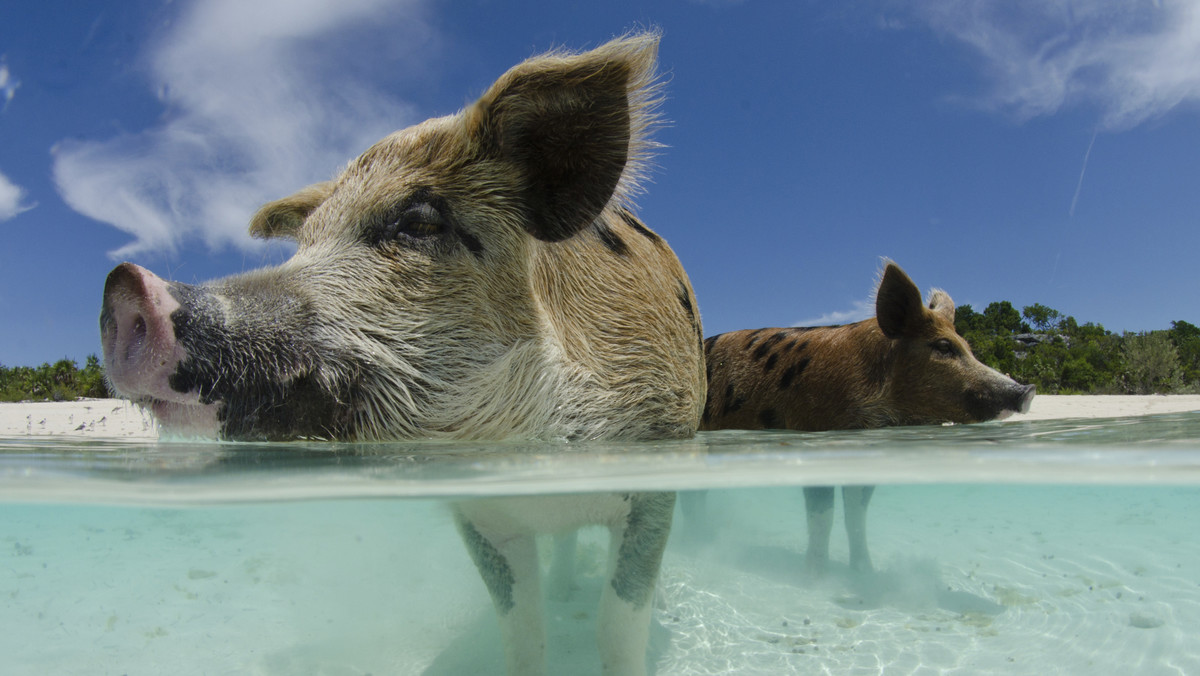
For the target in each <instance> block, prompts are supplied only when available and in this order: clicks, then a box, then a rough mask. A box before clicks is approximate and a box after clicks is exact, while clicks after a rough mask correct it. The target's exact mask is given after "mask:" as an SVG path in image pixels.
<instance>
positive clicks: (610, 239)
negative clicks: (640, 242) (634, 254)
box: [596, 221, 629, 256]
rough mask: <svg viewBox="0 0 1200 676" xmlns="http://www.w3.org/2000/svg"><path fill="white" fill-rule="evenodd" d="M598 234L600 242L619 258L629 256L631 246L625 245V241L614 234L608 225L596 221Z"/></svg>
mask: <svg viewBox="0 0 1200 676" xmlns="http://www.w3.org/2000/svg"><path fill="white" fill-rule="evenodd" d="M596 234H597V235H599V236H600V241H601V242H603V243H604V246H606V247H608V250H609V251H611V252H613V253H615V254H616V255H618V256H627V255H629V245H627V244H625V240H623V239H621V236H620V235H618V234H617V233H615V232H613V230H612V228H610V227H608V224H607V223H604V222H603V221H596Z"/></svg>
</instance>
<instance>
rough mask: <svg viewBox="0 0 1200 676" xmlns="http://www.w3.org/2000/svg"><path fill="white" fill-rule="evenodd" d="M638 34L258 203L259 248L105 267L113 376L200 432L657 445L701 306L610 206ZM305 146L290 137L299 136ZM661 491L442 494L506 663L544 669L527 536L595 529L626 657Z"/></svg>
mask: <svg viewBox="0 0 1200 676" xmlns="http://www.w3.org/2000/svg"><path fill="white" fill-rule="evenodd" d="M657 44H658V39H657V36H656V35H653V34H641V35H633V36H629V37H626V38H622V39H618V40H615V41H613V42H610V43H608V44H605V45H603V46H601V47H600V48H598V49H595V50H593V51H590V52H586V53H582V54H570V53H566V52H555V53H551V54H547V55H544V56H541V57H536V58H533V59H531V60H529V61H526V62H524V63H522V64H520V65H517V66H516V67H514V68H513V69H511V70H510V71H509V72H507V73H506V74H504V75H503V76H502V77H501V78H500V79H499V80H498V81H497V82H496V83H495V84H494V85H493V86H492V87H491V88H490V89H489V90H488V91H487V92H486V93H485V94H484V95H483V96H482V97H481V98H480V99H479V100H478V101H476V102H475V103H474V104H472V105H470V106H468V107H467V108H466V109H465V110H463V111H461V112H459V113H457V114H454V115H450V116H447V117H442V118H437V119H431V120H428V121H426V122H424V123H421V124H418V125H416V126H414V127H410V128H408V129H404V130H402V131H399V132H396V133H394V134H392V135H390V136H388V137H386V138H384V139H383V140H381V141H379V142H378V143H377V144H375V145H374V146H372V147H371V148H370V149H368V150H367V151H366V152H365V153H363V154H362V156H361V157H359V158H357V159H355V160H353V161H351V162H350V163H349V166H347V167H346V169H345V170H344V171H343V172H342V173H341V174H340V175H338V176H337V177H336V178H334V179H333V180H331V181H328V182H326V183H320V184H317V185H313V186H310V187H308V188H305V189H303V190H301V191H300V192H298V193H296V194H295V195H292V196H291V197H288V198H285V199H282V200H279V201H277V202H272V203H270V204H268V205H266V206H264V207H263V208H262V209H261V210H260V211H259V212H258V214H257V215H255V216H254V219H253V222H252V224H251V226H250V231H251V233H252V234H253V235H255V236H257V237H282V238H287V239H291V240H294V241H295V242H296V244H297V250H296V253H295V255H294V256H292V257H291V259H289V260H288V261H286V262H285V263H283V264H282V265H280V266H278V267H274V268H269V269H264V270H258V271H255V272H250V273H246V274H242V275H237V276H233V277H229V278H225V279H219V280H216V281H212V282H209V283H206V284H201V285H197V286H191V285H186V284H181V283H178V282H169V281H164V280H162V279H160V278H159V277H157V276H155V275H154V274H152V273H150V272H149V271H147V270H145V269H143V268H141V267H138V266H136V265H133V264H131V263H124V264H122V265H119V266H117V268H116V269H114V270H113V271H112V273H111V274H110V275H109V277H108V280H107V282H106V284H105V289H104V303H103V309H102V312H101V318H100V325H101V335H102V342H103V348H104V362H105V367H106V370H107V374H108V378H109V380H110V382H111V384H112V386H113V387H114V389H115V390H116V391H117V392H119V393H120V394H122V395H123V396H125V397H128V398H129V399H132V400H134V401H136V402H138V403H141V404H144V405H146V406H148V407H149V408H151V409H152V410H153V412H154V414H155V415H156V417H157V418H158V421H159V423H160V424H161V426H162V429H163V430H164V431H165V432H166V433H168V434H169V433H183V434H189V435H202V436H212V437H219V438H223V439H253V440H281V439H301V438H306V439H367V440H374V439H407V438H440V439H510V438H517V439H520V438H528V439H549V440H567V439H578V440H586V439H602V438H603V439H628V440H638V439H668V438H683V437H689V436H691V435H693V434H694V433H695V431H696V428H697V425H698V424H699V421H700V413H701V410H702V407H703V398H704V391H705V388H704V365H703V357H702V354H703V348H702V345H701V338H702V336H703V333H702V332H701V325H700V319H699V316H698V313H697V310H696V300H695V297H694V296H693V294H692V288H691V285H690V283H689V281H688V278H687V275H686V274H684V271H683V268H682V267H681V266H680V264H679V261H678V260H677V259H676V257H675V255H674V253H672V251H671V249H670V247H668V246H667V243H666V242H665V241H664V240H663V239H662V238H661V237H659V236H658V235H657V234H655V233H653V232H652V231H650V230H649V229H648V228H647V227H646V226H645V225H643V224H642V223H641V221H639V220H638V219H637V218H636V217H635V216H634V215H633V213H632V212H631V211H630V208H629V199H630V196H631V195H632V194H633V193H634V192H635V191H636V187H637V180H638V178H639V176H640V175H641V173H642V171H643V169H644V167H645V162H644V160H645V158H646V156H647V153H648V151H649V150H651V149H652V148H653V144H652V142H651V141H650V139H649V137H648V130H649V128H650V127H651V126H652V125H653V121H654V119H653V108H654V105H655V103H656V101H657V88H656V77H655V61H656V52H657ZM297 142H303V139H297ZM674 500H675V496H674V494H673V493H633V494H622V495H584V496H562V497H529V498H503V499H499V498H498V499H484V500H472V501H463V502H459V503H457V504H456V505H455V514H456V518H457V522H458V527H459V530H460V532H461V534H462V537H463V540H464V541H465V543H466V545H467V548H468V550H469V551H470V554H471V556H472V558H473V560H474V561H475V563H476V565H477V567H478V568H479V571H480V573H481V575H482V577H483V580H484V583H485V585H486V587H487V589H488V591H489V593H490V594H491V596H492V599H493V601H494V604H495V607H496V610H497V613H498V615H499V617H500V625H501V630H502V631H501V633H502V637H503V640H504V643H505V655H506V660H507V668H508V672H509V673H510V674H538V673H543V672H544V670H545V665H544V644H545V634H544V628H543V621H542V611H541V599H540V593H539V581H538V577H539V575H538V557H537V554H536V548H535V541H534V536H535V534H536V533H539V532H558V531H567V530H570V529H573V528H577V527H579V526H580V525H582V524H585V523H600V524H604V525H606V526H608V527H609V529H610V531H611V533H612V537H611V545H612V548H613V552H614V555H613V556H612V557H611V564H610V569H609V571H608V576H609V584H607V585H606V586H605V589H604V592H603V597H602V599H601V606H600V612H599V618H598V624H599V639H598V642H599V647H600V657H601V661H602V664H603V671H604V673H606V674H638V673H642V672H644V670H645V664H644V660H645V649H646V639H647V631H648V625H649V619H650V609H651V604H650V601H651V597H652V595H653V590H654V585H655V581H656V577H657V574H658V568H659V562H660V559H661V555H662V552H663V547H664V546H665V544H666V538H667V534H668V532H669V529H670V525H671V512H672V506H673V504H674Z"/></svg>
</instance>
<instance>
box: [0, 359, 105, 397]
mask: <svg viewBox="0 0 1200 676" xmlns="http://www.w3.org/2000/svg"><path fill="white" fill-rule="evenodd" d="M111 396H113V394H112V392H110V391H109V389H108V383H106V382H105V380H104V369H103V368H101V366H100V359H99V358H98V357H96V355H94V354H93V355H89V356H88V358H87V362H86V363H85V364H84V366H83V368H82V369H80V368H79V367H78V365H76V363H75V362H74V361H73V360H70V359H60V360H58V361H56V362H54V363H53V364H50V363H46V364H42V365H41V366H38V367H31V366H14V367H6V366H4V365H3V364H0V401H73V400H75V399H78V398H80V397H89V398H97V399H100V398H105V397H111Z"/></svg>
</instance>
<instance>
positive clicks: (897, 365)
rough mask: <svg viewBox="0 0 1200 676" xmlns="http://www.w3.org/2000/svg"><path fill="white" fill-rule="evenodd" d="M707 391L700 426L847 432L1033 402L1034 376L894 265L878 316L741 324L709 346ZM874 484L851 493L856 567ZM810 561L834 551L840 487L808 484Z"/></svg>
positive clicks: (960, 418)
mask: <svg viewBox="0 0 1200 676" xmlns="http://www.w3.org/2000/svg"><path fill="white" fill-rule="evenodd" d="M704 346H705V353H706V355H705V356H706V360H707V369H708V400H707V403H706V404H705V407H704V416H703V420H702V422H701V429H705V430H722V429H743V430H760V429H789V430H804V431H814V432H815V431H823V430H849V429H864V428H873V427H887V426H892V425H933V424H939V423H973V422H981V421H985V420H995V419H999V418H1004V417H1007V416H1008V415H1011V414H1012V413H1016V412H1025V411H1028V410H1029V404H1030V402H1031V400H1032V399H1033V395H1034V388H1033V386H1032V385H1021V384H1019V383H1017V382H1016V381H1014V380H1013V379H1012V378H1009V377H1007V376H1005V375H1003V374H1001V373H999V372H997V371H996V370H994V369H992V368H989V367H987V366H985V365H984V364H982V363H980V362H979V360H977V359H975V357H974V355H972V354H971V347H970V346H969V345H968V344H967V342H966V341H965V340H963V339H962V337H961V336H959V335H958V333H957V332H956V331H955V330H954V301H952V300H950V296H949V295H947V294H946V293H945V292H944V291H941V290H936V289H935V290H934V291H933V292H932V294H931V295H930V298H929V303H928V306H926V305H924V304H922V302H921V292H920V290H919V289H918V288H917V285H916V284H914V283H913V281H912V280H911V279H909V277H908V275H906V274H904V271H903V270H901V269H900V267H899V266H897V265H896V264H895V263H891V262H889V263H888V264H887V266H886V268H885V270H884V272H883V278H882V280H881V281H880V283H879V290H878V292H877V293H876V297H875V317H873V318H871V319H867V320H864V321H861V322H858V323H855V324H848V325H845V326H823V327H817V328H775V329H757V330H747V331H733V332H731V333H723V334H720V335H717V336H712V337H710V338H708V339H707V340H706V341H705V343H704ZM873 490H874V487H873V486H846V487H844V488H843V489H842V499H843V504H844V507H845V510H846V514H845V518H846V532H847V534H848V535H849V538H850V567H851V568H852V569H854V570H870V569H871V557H870V554H869V552H868V551H867V537H866V510H867V505H868V503H869V502H870V499H871V494H872V492H873ZM804 497H805V505H806V508H807V512H808V551H807V554H806V558H807V565H808V567H809V568H810V569H811V570H814V571H820V570H823V569H824V568H825V566H826V565H827V563H828V560H829V534H830V530H831V528H832V522H833V498H834V489H833V488H831V487H811V488H806V489H805V491H804Z"/></svg>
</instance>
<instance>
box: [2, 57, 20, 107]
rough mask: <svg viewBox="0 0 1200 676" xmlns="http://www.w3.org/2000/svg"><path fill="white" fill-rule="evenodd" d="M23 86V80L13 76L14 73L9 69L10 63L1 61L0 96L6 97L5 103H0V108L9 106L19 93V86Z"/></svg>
mask: <svg viewBox="0 0 1200 676" xmlns="http://www.w3.org/2000/svg"><path fill="white" fill-rule="evenodd" d="M20 86H21V81H20V80H17V79H15V78H13V76H12V73H10V72H9V70H8V64H6V63H0V98H3V99H4V103H3V104H0V110H3V109H5V108H8V104H9V102H10V101H12V100H13V97H14V96H16V95H17V87H20Z"/></svg>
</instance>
